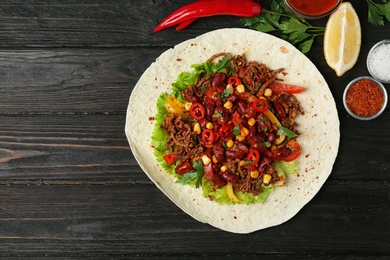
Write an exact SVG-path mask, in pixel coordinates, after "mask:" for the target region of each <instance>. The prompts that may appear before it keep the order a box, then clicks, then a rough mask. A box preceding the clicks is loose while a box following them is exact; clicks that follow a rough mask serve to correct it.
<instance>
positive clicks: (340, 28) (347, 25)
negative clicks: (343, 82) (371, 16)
mask: <svg viewBox="0 0 390 260" xmlns="http://www.w3.org/2000/svg"><path fill="white" fill-rule="evenodd" d="M361 41H362V32H361V27H360V21H359V17H358V15H357V13H356V11H355V9H354V8H353V6H352V4H351V3H350V2H344V3H342V4H341V5H340V6H339V8H338V9H337V10H336V11H335V12H334V13H332V14H331V15H330V16H329V19H328V22H327V24H326V28H325V35H324V56H325V60H326V63H327V64H328V65H329V67H331V68H332V69H333V70H334V71H335V72H336V75H337V76H339V77H340V76H342V75H343V74H344V73H345V72H346V71H348V70H350V69H351V68H352V67H353V66H354V65H355V64H356V62H357V59H358V57H359V53H360V46H361Z"/></svg>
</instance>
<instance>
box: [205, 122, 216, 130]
mask: <svg viewBox="0 0 390 260" xmlns="http://www.w3.org/2000/svg"><path fill="white" fill-rule="evenodd" d="M206 128H207V129H210V130H211V129H213V128H214V125H213V123H211V122H207V124H206Z"/></svg>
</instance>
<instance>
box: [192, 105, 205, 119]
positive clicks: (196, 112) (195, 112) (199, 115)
mask: <svg viewBox="0 0 390 260" xmlns="http://www.w3.org/2000/svg"><path fill="white" fill-rule="evenodd" d="M190 115H191V116H192V118H193V119H195V120H196V121H199V120H201V119H203V118H204V117H205V116H206V109H205V108H204V106H203V105H202V104H201V103H198V102H196V103H193V104H192V106H191V108H190Z"/></svg>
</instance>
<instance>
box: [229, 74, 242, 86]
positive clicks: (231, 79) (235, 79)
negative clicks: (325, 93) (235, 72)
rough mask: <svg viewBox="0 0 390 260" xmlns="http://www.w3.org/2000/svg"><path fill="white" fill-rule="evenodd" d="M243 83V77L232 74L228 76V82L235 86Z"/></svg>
mask: <svg viewBox="0 0 390 260" xmlns="http://www.w3.org/2000/svg"><path fill="white" fill-rule="evenodd" d="M241 83H242V81H241V79H240V78H239V77H236V76H230V77H229V78H228V84H231V85H232V86H234V87H237V86H238V85H240V84H241Z"/></svg>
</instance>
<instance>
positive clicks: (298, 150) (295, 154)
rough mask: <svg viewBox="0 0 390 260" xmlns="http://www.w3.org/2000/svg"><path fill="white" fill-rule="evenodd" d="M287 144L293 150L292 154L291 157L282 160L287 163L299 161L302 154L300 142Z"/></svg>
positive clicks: (292, 141)
mask: <svg viewBox="0 0 390 260" xmlns="http://www.w3.org/2000/svg"><path fill="white" fill-rule="evenodd" d="M287 144H288V146H289V147H290V148H291V150H292V153H291V154H290V155H289V156H286V157H283V158H280V159H281V160H283V161H285V162H291V161H293V160H295V159H297V158H298V156H299V155H300V154H301V146H300V145H299V144H298V142H297V141H296V140H295V139H291V140H289V141H288V143H287Z"/></svg>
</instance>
